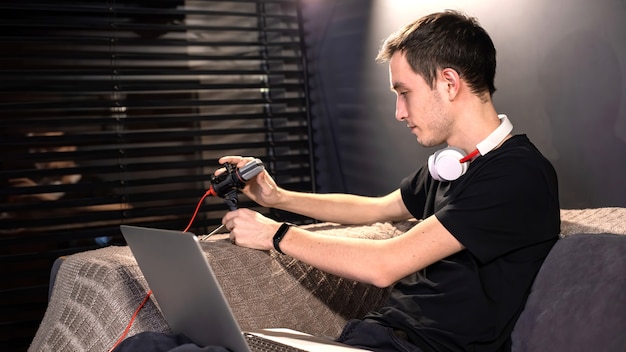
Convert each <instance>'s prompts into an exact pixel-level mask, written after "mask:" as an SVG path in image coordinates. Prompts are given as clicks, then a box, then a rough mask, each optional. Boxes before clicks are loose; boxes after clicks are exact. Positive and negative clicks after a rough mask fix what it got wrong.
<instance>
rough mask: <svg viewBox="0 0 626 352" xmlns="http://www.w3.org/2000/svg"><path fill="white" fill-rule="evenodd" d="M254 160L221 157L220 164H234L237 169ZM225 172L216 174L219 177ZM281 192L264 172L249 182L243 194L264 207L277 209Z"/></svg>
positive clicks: (249, 158) (220, 171)
mask: <svg viewBox="0 0 626 352" xmlns="http://www.w3.org/2000/svg"><path fill="white" fill-rule="evenodd" d="M252 160H254V158H252V157H242V156H224V157H221V158H220V159H219V161H218V162H219V163H220V164H225V163H229V164H233V165H236V166H237V168H241V167H243V166H244V165H246V164H247V163H248V162H250V161H252ZM224 171H225V170H224V168H220V169H218V170H217V171H215V174H216V175H219V174H221V173H222V172H224ZM280 190H281V189H280V188H279V187H278V185H276V182H275V181H274V179H273V178H272V177H271V176H270V174H269V173H268V172H267V170H263V171H262V172H260V173H259V174H258V175H256V176H255V177H253V178H251V179H250V180H248V182H247V183H246V186H245V187H244V188H243V189H242V192H243V193H244V194H245V195H247V196H248V197H249V198H250V199H252V200H253V201H255V202H257V203H258V204H260V205H262V206H264V207H275V206H276V204H278V202H279V200H280Z"/></svg>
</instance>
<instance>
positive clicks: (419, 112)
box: [389, 51, 452, 147]
mask: <svg viewBox="0 0 626 352" xmlns="http://www.w3.org/2000/svg"><path fill="white" fill-rule="evenodd" d="M389 80H390V82H391V90H392V91H393V92H395V93H396V120H398V121H404V122H406V125H407V127H408V128H410V129H411V133H412V134H414V135H415V136H416V138H417V141H418V142H419V143H420V144H421V145H423V146H425V147H432V146H436V145H439V144H442V143H444V142H445V141H446V139H447V138H448V136H449V134H450V130H451V126H452V124H451V119H450V117H449V116H448V114H446V109H445V108H446V105H445V104H444V101H443V99H442V97H441V94H440V92H439V91H438V90H437V87H438V84H435V89H432V88H431V87H430V84H429V83H428V82H426V81H425V80H424V78H423V77H422V76H420V75H418V74H417V73H415V72H414V71H413V70H412V69H411V66H409V63H408V62H407V60H406V58H405V55H404V53H403V52H401V51H398V52H396V53H395V54H394V55H393V56H392V57H391V60H390V61H389ZM436 83H437V82H436Z"/></svg>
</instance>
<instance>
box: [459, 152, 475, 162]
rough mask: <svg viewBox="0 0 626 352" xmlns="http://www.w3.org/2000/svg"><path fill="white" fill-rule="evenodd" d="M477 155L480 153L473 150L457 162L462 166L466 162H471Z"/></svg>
mask: <svg viewBox="0 0 626 352" xmlns="http://www.w3.org/2000/svg"><path fill="white" fill-rule="evenodd" d="M478 153H480V152H479V151H478V149H475V150H474V151H473V152H471V153H469V154H467V155H466V156H465V157H463V158H462V159H461V160H459V162H460V163H461V164H463V163H465V162H468V161H470V160H472V159H473V158H474V157H475V156H476V155H478Z"/></svg>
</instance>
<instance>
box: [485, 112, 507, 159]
mask: <svg viewBox="0 0 626 352" xmlns="http://www.w3.org/2000/svg"><path fill="white" fill-rule="evenodd" d="M498 117H499V118H500V126H498V128H496V129H495V130H494V131H493V132H491V133H490V134H489V135H488V136H487V138H485V139H484V140H483V141H482V142H480V143H478V144H476V149H478V152H480V155H485V154H487V153H489V152H490V151H492V150H493V149H494V148H495V147H497V146H498V144H500V143H502V141H503V140H504V138H506V136H508V134H509V133H511V131H513V124H512V123H511V121H509V119H508V117H506V115H504V114H500V115H498Z"/></svg>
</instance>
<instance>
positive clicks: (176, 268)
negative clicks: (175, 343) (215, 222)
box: [120, 225, 363, 352]
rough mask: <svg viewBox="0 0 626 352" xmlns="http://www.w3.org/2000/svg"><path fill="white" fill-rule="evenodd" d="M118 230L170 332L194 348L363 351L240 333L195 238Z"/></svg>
mask: <svg viewBox="0 0 626 352" xmlns="http://www.w3.org/2000/svg"><path fill="white" fill-rule="evenodd" d="M120 230H121V231H122V234H123V235H124V239H125V240H126V243H128V246H129V247H130V249H131V251H132V253H133V255H134V256H135V259H136V260H137V263H138V264H139V268H140V269H141V272H142V273H143V275H144V277H145V279H146V282H147V283H148V286H149V287H150V289H151V290H152V292H153V295H154V298H155V299H156V301H157V303H158V305H159V308H160V309H161V312H162V313H163V316H164V318H165V320H166V321H167V323H168V325H169V326H170V328H171V329H172V331H173V332H174V333H182V334H184V335H186V336H187V337H189V338H190V339H191V340H192V341H193V342H194V343H195V344H197V345H199V346H223V347H226V348H227V349H229V350H231V351H234V352H256V351H298V350H299V351H325V352H334V351H363V350H361V349H357V348H354V347H350V346H346V345H342V344H338V343H336V342H334V341H331V340H326V339H322V338H318V337H314V336H311V335H307V334H302V333H298V332H295V331H293V330H280V329H278V330H260V331H255V332H251V333H248V332H245V333H244V332H242V331H241V329H240V328H239V325H238V323H237V321H236V319H235V317H234V315H233V313H232V310H231V309H230V307H229V305H228V302H227V300H226V298H225V296H224V293H223V292H222V289H221V287H220V286H219V283H218V281H217V279H216V278H215V275H214V273H213V270H212V269H211V266H210V265H209V262H208V260H207V258H206V256H205V255H204V252H203V251H202V247H200V243H199V241H198V238H197V237H196V236H195V235H194V234H192V233H190V232H181V231H172V230H162V229H154V228H147V227H137V226H129V225H122V226H120ZM277 342H280V343H281V344H284V345H289V346H292V347H295V348H292V349H290V350H289V349H287V350H285V349H284V348H285V347H288V346H276V345H277ZM281 348H283V349H281Z"/></svg>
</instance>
